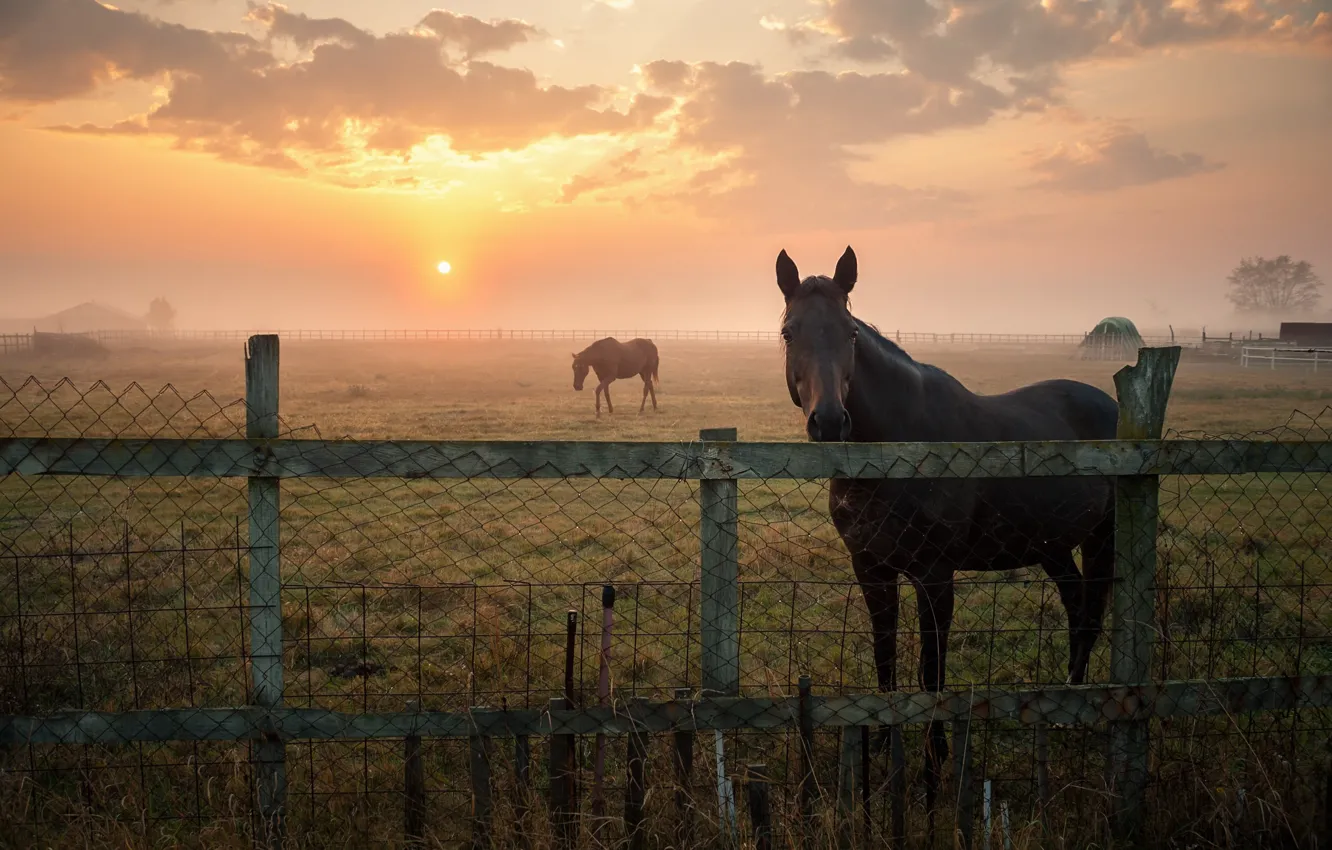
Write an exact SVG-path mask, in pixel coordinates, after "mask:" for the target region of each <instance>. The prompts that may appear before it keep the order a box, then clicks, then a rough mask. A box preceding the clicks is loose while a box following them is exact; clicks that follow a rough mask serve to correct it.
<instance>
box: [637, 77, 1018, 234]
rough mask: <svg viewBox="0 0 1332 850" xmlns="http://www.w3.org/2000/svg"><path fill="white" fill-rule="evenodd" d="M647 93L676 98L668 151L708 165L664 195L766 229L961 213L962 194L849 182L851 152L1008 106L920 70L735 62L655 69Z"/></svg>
mask: <svg viewBox="0 0 1332 850" xmlns="http://www.w3.org/2000/svg"><path fill="white" fill-rule="evenodd" d="M642 72H643V80H644V83H645V85H647V86H648V87H649V90H658V91H664V92H667V93H670V94H671V95H672V96H673V97H675V98H676V100H677V107H676V113H675V122H674V133H673V136H672V140H671V145H672V147H673V149H674V150H676V151H677V152H681V151H684V152H688V153H691V154H693V155H694V157H695V158H696V159H698V160H700V161H704V162H711V163H712V165H711V166H710V167H707V168H704V169H701V170H699V171H698V172H697V173H696V174H695V176H694V178H693V180H692V181H691V183H690V184H688V185H687V186H685V187H684V188H682V189H679V190H676V191H673V192H669V193H666V194H665V195H664V196H663V198H664V199H665V200H668V201H671V202H679V203H684V204H687V205H689V206H691V207H692V208H694V209H695V210H697V211H698V212H700V213H702V214H704V215H709V216H715V217H718V218H734V217H736V216H740V215H749V216H750V217H751V218H756V219H757V220H762V221H764V222H766V223H768V224H770V225H772V226H776V227H783V226H790V227H792V228H795V227H815V228H817V227H829V228H841V227H871V226H875V225H879V224H885V223H893V222H900V221H907V220H919V219H924V218H930V217H934V216H938V215H944V214H961V213H962V212H963V211H964V207H965V203H966V201H967V200H968V199H967V197H966V196H965V195H963V194H962V193H958V192H952V191H949V190H946V189H939V188H934V187H918V188H909V187H905V186H901V185H895V184H886V183H876V182H866V181H863V180H860V179H857V178H855V177H854V176H853V175H852V173H851V169H852V167H853V166H854V165H855V164H856V163H858V162H860V161H861V160H862V159H863V155H862V154H860V153H858V152H856V150H855V148H856V147H857V146H861V145H870V144H875V143H881V142H884V141H887V140H890V139H893V138H897V137H901V136H905V135H909V134H924V133H931V132H936V131H939V130H944V129H950V128H956V127H965V126H973V125H976V124H981V123H984V122H985V121H987V120H989V118H990V117H991V116H992V115H994V114H995V112H996V111H998V110H1000V109H1003V108H1005V107H1006V106H1007V105H1008V103H1009V101H1008V98H1006V96H1005V95H1003V94H1002V93H1001V92H999V91H997V90H995V89H993V88H991V87H989V86H986V85H983V84H980V83H976V82H968V83H965V84H963V85H962V86H959V87H953V86H949V85H946V84H942V83H936V82H932V81H930V80H927V79H925V78H924V77H922V76H920V75H918V74H912V73H905V74H898V73H879V74H860V73H842V74H832V73H828V72H824V71H798V72H793V73H789V74H782V75H779V76H776V77H769V76H767V75H765V74H764V73H763V71H762V69H760V68H759V67H758V66H756V65H751V64H747V63H742V62H732V63H727V64H719V63H714V62H702V63H698V64H694V65H689V64H685V63H680V62H653V63H649V64H648V65H646V66H644V67H643V69H642Z"/></svg>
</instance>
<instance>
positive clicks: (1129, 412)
mask: <svg viewBox="0 0 1332 850" xmlns="http://www.w3.org/2000/svg"><path fill="white" fill-rule="evenodd" d="M1179 352H1180V349H1179V347H1178V346H1171V347H1166V348H1140V349H1138V363H1137V365H1136V366H1125V367H1124V368H1123V369H1120V370H1119V371H1118V372H1116V373H1115V389H1116V391H1117V393H1118V395H1119V427H1118V430H1117V431H1116V437H1117V438H1119V439H1121V440H1159V439H1160V438H1161V434H1162V431H1163V430H1164V428H1165V413H1166V403H1167V402H1168V401H1169V399H1170V387H1171V384H1172V383H1173V382H1174V379H1175V369H1176V368H1177V367H1178V365H1179ZM1159 519H1160V492H1159V482H1158V480H1157V477H1156V476H1155V475H1134V476H1124V477H1120V478H1118V479H1117V480H1116V482H1115V579H1116V580H1115V589H1114V603H1113V607H1114V625H1113V628H1112V630H1111V632H1110V678H1111V681H1112V682H1114V683H1115V684H1117V685H1136V684H1142V683H1145V682H1147V681H1148V680H1149V679H1150V678H1151V663H1152V646H1153V643H1154V637H1155V634H1154V632H1155V629H1156V536H1157V529H1158V525H1159ZM1148 723H1149V721H1148V720H1146V719H1143V720H1123V721H1116V722H1114V723H1112V724H1111V729H1110V753H1109V760H1108V765H1107V766H1108V768H1109V772H1110V784H1111V788H1112V790H1113V791H1114V792H1115V796H1114V798H1113V799H1114V800H1115V806H1114V813H1113V817H1112V818H1111V826H1112V829H1113V831H1114V832H1115V834H1116V835H1117V836H1118V837H1121V838H1126V839H1132V838H1134V837H1136V836H1137V835H1138V833H1139V831H1140V829H1141V828H1142V824H1143V820H1144V813H1143V798H1144V795H1145V789H1146V784H1147V756H1148V743H1147V741H1148V731H1149V729H1148Z"/></svg>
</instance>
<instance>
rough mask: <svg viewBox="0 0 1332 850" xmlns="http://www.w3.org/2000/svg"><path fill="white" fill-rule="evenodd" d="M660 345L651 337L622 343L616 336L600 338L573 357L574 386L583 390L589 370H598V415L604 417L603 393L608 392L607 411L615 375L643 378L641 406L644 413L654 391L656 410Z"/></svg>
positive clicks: (609, 406)
mask: <svg viewBox="0 0 1332 850" xmlns="http://www.w3.org/2000/svg"><path fill="white" fill-rule="evenodd" d="M657 364H658V357H657V346H656V345H655V344H654V343H653V342H652V340H650V339H631V340H629V341H628V342H620V341H619V340H618V339H616V338H615V337H613V336H608V337H606V338H605V339H599V340H597V341H596V342H594V343H592V344H591V345H589V346H588V347H587V348H584V349H583V350H582V351H580V352H578V353H577V354H575V355H574V356H573V373H574V384H573V385H574V389H576V390H579V391H581V390H582V389H583V381H584V380H586V378H587V372H588V370H589V369H591V370H592V371H593V372H596V373H597V393H596V395H597V416H598V417H600V416H601V395H602V393H605V394H606V410H607V412H609V413H614V412H615V408H614V407H612V406H611V397H610V385H611V381H614V380H615V379H616V378H632V377H633V376H634V375H637V376H639V377H640V378H642V379H643V401H642V403H641V404H639V405H638V412H639V413H642V412H643V409H644V408H645V407H646V406H647V400H648V393H651V394H652V409H653V410H656V409H657V386H658V385H659V384H660V381H658V380H657Z"/></svg>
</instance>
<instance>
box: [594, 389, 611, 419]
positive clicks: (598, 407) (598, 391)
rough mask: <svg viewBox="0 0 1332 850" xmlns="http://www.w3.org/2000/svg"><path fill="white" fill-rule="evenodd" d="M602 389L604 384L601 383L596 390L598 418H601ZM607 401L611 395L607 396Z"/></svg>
mask: <svg viewBox="0 0 1332 850" xmlns="http://www.w3.org/2000/svg"><path fill="white" fill-rule="evenodd" d="M601 390H602V385H601V384H597V392H596V396H597V418H598V419H600V418H601ZM607 401H609V397H608V398H607Z"/></svg>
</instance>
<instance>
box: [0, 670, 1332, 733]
mask: <svg viewBox="0 0 1332 850" xmlns="http://www.w3.org/2000/svg"><path fill="white" fill-rule="evenodd" d="M809 700H810V722H811V724H812V725H814V726H825V727H837V726H861V725H864V724H883V725H892V724H912V725H916V724H924V723H927V722H929V721H931V720H941V721H951V720H955V719H960V718H967V717H970V718H972V719H974V720H1007V721H1015V722H1018V723H1021V724H1024V725H1033V724H1037V723H1059V724H1066V725H1089V724H1094V723H1101V722H1106V721H1115V720H1142V719H1147V718H1169V717H1198V716H1208V715H1218V714H1243V713H1248V712H1263V711H1290V710H1297V709H1306V708H1329V707H1332V675H1324V676H1287V677H1273V678H1263V677H1258V678H1251V679H1250V678H1246V679H1219V680H1212V681H1177V682H1167V683H1163V684H1145V685H1136V686H1129V685H1079V686H1071V687H1060V688H1048V689H1031V690H1017V691H999V690H993V691H987V690H978V691H952V692H949V691H945V692H942V693H938V694H935V693H927V692H902V691H899V692H895V693H885V694H865V695H860V696H841V697H821V696H814V695H811V696H810V697H809ZM796 702H797V699H796V698H795V697H753V698H751V697H717V698H710V699H700V700H696V701H680V702H677V701H674V700H671V701H666V702H658V703H647V704H644V705H642V706H641V707H635V708H634V719H633V721H632V722H633V723H638V724H640V726H641V729H642V731H644V732H676V731H690V732H694V731H708V730H713V729H722V730H729V729H759V730H762V729H783V728H793V727H795V726H796V719H797V717H796V716H797V708H796ZM630 725H631V721H630V719H629V717H628V715H627V713H626V711H625V705H623V704H620V703H617V704H613V705H609V706H592V707H589V708H583V709H551V710H548V711H541V710H538V709H509V710H503V709H492V710H487V711H474V712H471V713H466V712H442V711H424V712H420V713H414V712H402V713H397V714H346V713H342V712H336V711H327V710H324V709H316V708H275V709H263V708H254V707H251V708H179V709H163V710H157V711H126V712H116V713H113V712H98V711H63V712H55V713H52V714H47V715H42V716H40V717H28V716H17V715H2V716H0V745H18V744H108V745H114V744H123V743H127V742H131V741H152V742H161V741H234V740H246V739H254V738H258V737H262V736H263V735H267V734H272V735H276V736H278V737H280V738H282V739H284V740H325V739H340V740H366V739H377V738H405V737H407V736H409V735H419V736H420V737H422V738H467V737H470V736H472V735H476V734H484V735H491V736H494V737H510V736H513V735H542V736H544V735H551V734H554V735H589V734H595V733H596V732H598V731H604V732H605V733H606V734H608V735H624V734H627V733H628V731H629V728H630Z"/></svg>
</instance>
